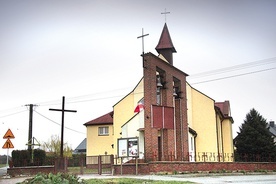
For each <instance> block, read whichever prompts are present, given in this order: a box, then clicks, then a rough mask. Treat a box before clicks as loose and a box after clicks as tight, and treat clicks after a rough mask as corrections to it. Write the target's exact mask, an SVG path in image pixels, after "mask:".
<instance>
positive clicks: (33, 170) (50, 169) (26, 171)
mask: <svg viewBox="0 0 276 184" xmlns="http://www.w3.org/2000/svg"><path fill="white" fill-rule="evenodd" d="M54 172H55V167H54V166H29V167H13V168H8V169H7V173H8V174H9V175H11V176H18V175H21V174H23V175H35V174H37V173H47V174H48V173H54Z"/></svg>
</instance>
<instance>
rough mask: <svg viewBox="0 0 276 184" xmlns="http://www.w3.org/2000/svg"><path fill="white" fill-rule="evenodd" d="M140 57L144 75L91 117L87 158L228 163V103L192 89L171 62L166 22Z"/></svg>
mask: <svg viewBox="0 0 276 184" xmlns="http://www.w3.org/2000/svg"><path fill="white" fill-rule="evenodd" d="M155 49H156V51H157V52H158V55H155V54H153V53H151V52H149V53H145V54H144V55H143V56H142V57H143V64H142V69H143V77H142V78H141V80H140V81H139V82H138V84H137V85H136V86H135V87H134V89H133V90H132V91H131V92H130V93H129V94H127V95H126V96H125V97H123V98H122V99H121V100H120V101H118V102H117V103H116V104H115V105H114V106H113V111H112V112H108V113H107V114H105V115H103V116H101V117H99V118H96V119H94V120H91V121H89V122H87V123H85V124H84V125H85V126H86V128H87V146H86V149H87V150H86V153H87V156H94V155H104V154H113V155H115V157H123V158H124V162H127V161H129V160H131V159H133V158H134V157H137V158H139V159H142V160H144V161H145V162H149V161H189V162H204V161H208V162H233V161H234V157H233V153H234V149H233V137H232V124H233V122H234V121H233V119H232V117H231V110H230V103H229V101H224V102H215V100H214V99H212V98H210V97H209V96H207V95H205V94H203V93H202V92H200V91H198V90H197V89H195V88H193V87H192V86H191V85H190V84H189V83H188V82H187V81H186V78H187V77H188V75H187V74H186V73H185V72H183V71H181V70H180V69H178V68H177V67H175V66H174V65H173V54H174V53H176V49H175V47H174V45H173V42H172V39H171V36H170V33H169V30H168V26H167V24H166V23H165V25H164V27H163V30H162V33H161V36H160V39H159V42H158V44H157V46H156V48H155Z"/></svg>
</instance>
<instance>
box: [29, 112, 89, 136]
mask: <svg viewBox="0 0 276 184" xmlns="http://www.w3.org/2000/svg"><path fill="white" fill-rule="evenodd" d="M34 112H35V113H37V114H38V115H40V116H42V117H43V118H45V119H47V120H49V121H51V122H52V123H55V124H56V125H59V126H61V124H60V123H57V122H55V121H54V120H52V119H50V118H48V117H46V116H44V115H43V114H41V113H39V112H37V111H36V110H34ZM64 128H66V129H68V130H71V131H73V132H76V133H80V134H85V133H83V132H80V131H77V130H74V129H72V128H69V127H66V126H64Z"/></svg>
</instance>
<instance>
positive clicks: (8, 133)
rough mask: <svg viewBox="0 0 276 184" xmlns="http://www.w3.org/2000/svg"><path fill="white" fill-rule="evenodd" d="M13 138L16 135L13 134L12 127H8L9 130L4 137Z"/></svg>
mask: <svg viewBox="0 0 276 184" xmlns="http://www.w3.org/2000/svg"><path fill="white" fill-rule="evenodd" d="M12 138H14V135H13V133H12V131H11V129H8V131H7V132H6V134H5V135H4V137H3V139H12Z"/></svg>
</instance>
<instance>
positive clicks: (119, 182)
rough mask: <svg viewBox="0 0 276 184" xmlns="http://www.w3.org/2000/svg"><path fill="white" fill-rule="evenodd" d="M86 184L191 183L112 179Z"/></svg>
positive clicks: (96, 180)
mask: <svg viewBox="0 0 276 184" xmlns="http://www.w3.org/2000/svg"><path fill="white" fill-rule="evenodd" d="M86 181H87V183H88V184H93V183H97V184H113V183H114V184H116V183H117V184H129V183H131V184H167V183H171V184H180V183H182V184H191V183H192V182H188V181H187V182H183V181H157V180H143V179H133V178H113V179H89V180H86Z"/></svg>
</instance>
